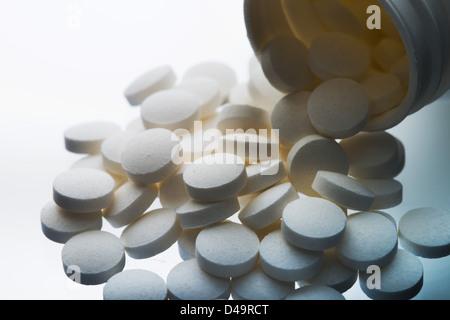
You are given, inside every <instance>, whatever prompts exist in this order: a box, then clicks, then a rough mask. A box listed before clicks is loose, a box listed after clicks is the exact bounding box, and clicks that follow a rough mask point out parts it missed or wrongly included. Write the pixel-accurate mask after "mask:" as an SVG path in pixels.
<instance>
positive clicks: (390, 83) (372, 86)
mask: <svg viewBox="0 0 450 320" xmlns="http://www.w3.org/2000/svg"><path fill="white" fill-rule="evenodd" d="M361 85H362V86H363V87H364V89H365V90H366V92H367V94H368V95H369V98H370V114H371V115H374V114H380V113H383V112H386V111H388V110H390V109H392V108H394V107H396V106H397V105H399V104H400V102H401V101H402V99H403V97H404V96H405V92H404V90H403V87H402V83H401V81H400V78H399V77H397V76H396V75H394V74H391V73H378V74H374V75H371V76H368V77H366V78H365V79H363V80H362V81H361Z"/></svg>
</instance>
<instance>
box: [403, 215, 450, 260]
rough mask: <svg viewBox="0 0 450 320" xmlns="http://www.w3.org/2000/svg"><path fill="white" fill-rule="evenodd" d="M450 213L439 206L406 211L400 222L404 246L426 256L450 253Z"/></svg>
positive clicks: (442, 255) (439, 255)
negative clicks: (438, 207)
mask: <svg viewBox="0 0 450 320" xmlns="http://www.w3.org/2000/svg"><path fill="white" fill-rule="evenodd" d="M449 226H450V214H449V213H448V212H447V211H444V210H441V209H437V208H430V207H425V208H417V209H413V210H410V211H408V212H407V213H405V214H404V215H403V216H402V217H401V218H400V221H399V223H398V235H399V239H400V244H401V245H402V246H403V248H405V249H407V250H408V251H410V252H412V253H413V254H415V255H417V256H420V257H424V258H441V257H446V256H448V255H449V254H450V228H449Z"/></svg>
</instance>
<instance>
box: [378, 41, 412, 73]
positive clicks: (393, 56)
mask: <svg viewBox="0 0 450 320" xmlns="http://www.w3.org/2000/svg"><path fill="white" fill-rule="evenodd" d="M404 54H405V47H404V46H403V44H402V43H401V42H400V41H398V40H396V39H392V38H383V39H381V40H380V42H378V44H377V45H376V46H375V48H374V50H373V59H374V60H375V62H376V63H377V64H378V65H379V66H380V67H381V68H382V69H383V70H384V71H389V70H390V69H391V67H392V65H393V64H394V63H395V62H396V61H398V60H399V59H400V58H401V57H402V56H403V55H404Z"/></svg>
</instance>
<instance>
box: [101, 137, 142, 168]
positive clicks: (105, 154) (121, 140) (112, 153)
mask: <svg viewBox="0 0 450 320" xmlns="http://www.w3.org/2000/svg"><path fill="white" fill-rule="evenodd" d="M133 136H134V134H132V133H130V132H127V131H125V132H121V133H118V134H115V135H113V136H110V137H108V138H106V139H105V140H104V141H103V143H102V145H101V154H102V160H103V166H104V167H105V169H106V170H107V171H108V172H111V173H113V174H116V175H121V176H126V175H127V174H126V172H125V170H123V168H122V163H121V155H122V151H123V149H124V148H125V145H126V144H127V143H128V141H129V140H130V139H131V138H132V137H133Z"/></svg>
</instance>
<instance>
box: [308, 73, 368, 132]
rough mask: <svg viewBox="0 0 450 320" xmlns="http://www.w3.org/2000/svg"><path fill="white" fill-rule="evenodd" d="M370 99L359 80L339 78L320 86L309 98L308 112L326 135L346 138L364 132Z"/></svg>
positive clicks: (313, 124)
mask: <svg viewBox="0 0 450 320" xmlns="http://www.w3.org/2000/svg"><path fill="white" fill-rule="evenodd" d="M369 108H370V99H369V95H368V94H367V92H366V91H365V90H364V87H363V86H362V85H361V84H359V83H358V82H356V81H354V80H351V79H345V78H337V79H332V80H328V81H325V82H323V83H322V84H320V85H319V86H318V87H316V88H315V89H314V90H313V92H312V93H311V96H310V97H309V100H308V116H309V119H310V121H311V124H312V126H313V127H314V129H315V130H316V131H317V132H319V133H321V134H322V135H324V136H328V137H331V138H335V139H344V138H348V137H351V136H354V135H355V134H357V133H358V132H360V131H361V130H362V129H363V128H364V127H365V126H366V124H367V121H368V120H369Z"/></svg>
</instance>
